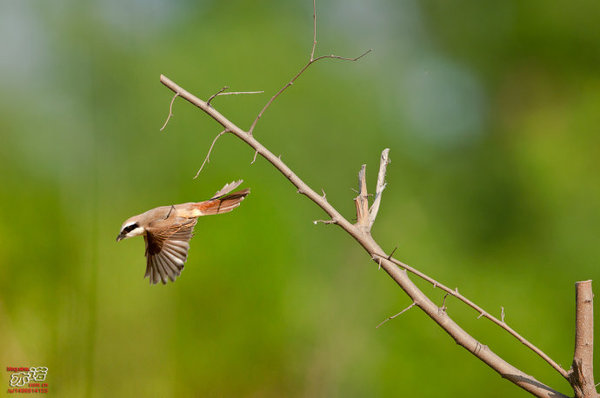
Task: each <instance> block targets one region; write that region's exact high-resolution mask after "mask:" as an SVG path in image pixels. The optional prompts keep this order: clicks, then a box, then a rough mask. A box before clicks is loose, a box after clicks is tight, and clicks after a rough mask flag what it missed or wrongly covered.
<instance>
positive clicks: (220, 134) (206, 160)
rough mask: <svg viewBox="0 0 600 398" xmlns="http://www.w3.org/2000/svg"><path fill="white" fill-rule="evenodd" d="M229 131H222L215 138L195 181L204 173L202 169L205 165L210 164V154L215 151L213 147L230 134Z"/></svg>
mask: <svg viewBox="0 0 600 398" xmlns="http://www.w3.org/2000/svg"><path fill="white" fill-rule="evenodd" d="M228 132H229V130H227V129H225V130H223V131H221V132H220V133H219V134H217V136H216V137H215V139H214V140H213V142H212V144H210V148H209V149H208V153H207V154H206V157H205V158H204V162H202V166H200V168H199V169H198V172H197V173H196V175H195V176H194V179H196V178H198V176H199V175H200V172H201V171H202V169H203V168H204V165H205V164H206V163H209V162H210V153H211V152H212V150H213V147H214V146H215V143H216V142H217V140H218V139H219V138H220V137H221V136H222V135H223V134H225V133H228Z"/></svg>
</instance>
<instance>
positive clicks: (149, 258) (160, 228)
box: [117, 180, 250, 285]
mask: <svg viewBox="0 0 600 398" xmlns="http://www.w3.org/2000/svg"><path fill="white" fill-rule="evenodd" d="M242 182H243V180H239V181H233V182H230V183H228V184H225V186H224V187H223V188H221V189H220V190H218V191H217V192H216V193H215V194H214V195H213V197H212V198H210V199H208V200H205V201H203V202H189V203H182V204H178V205H171V206H160V207H156V208H154V209H152V210H148V211H147V212H145V213H142V214H138V215H137V216H133V217H130V218H128V219H127V220H125V222H124V223H123V224H122V226H121V231H120V232H119V235H118V236H117V242H119V241H121V240H123V239H127V238H132V237H134V236H140V235H142V236H143V237H144V241H145V242H146V254H145V255H146V273H145V275H144V279H145V278H149V280H150V284H151V285H155V284H157V283H158V282H162V284H163V285H165V284H166V283H167V282H168V281H169V280H171V282H174V281H175V279H176V278H177V277H178V276H179V275H181V271H182V270H183V266H184V264H185V262H186V260H187V256H188V250H189V248H190V244H189V241H190V239H191V238H192V236H193V233H194V226H195V225H196V223H197V222H198V217H200V216H207V215H212V214H222V213H228V212H230V211H232V210H233V209H235V208H236V207H238V206H239V205H240V203H241V202H242V200H244V198H246V196H247V195H248V194H249V193H250V189H249V188H246V189H242V190H240V191H236V192H232V193H230V192H231V191H233V190H234V189H235V188H237V187H238V186H239V185H240V184H241V183H242Z"/></svg>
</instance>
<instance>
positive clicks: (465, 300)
mask: <svg viewBox="0 0 600 398" xmlns="http://www.w3.org/2000/svg"><path fill="white" fill-rule="evenodd" d="M375 255H376V256H378V254H375ZM379 256H380V257H382V258H385V259H386V260H389V261H391V262H392V263H394V264H396V265H398V266H400V267H402V268H404V269H405V270H407V271H408V272H410V273H412V274H414V275H416V276H418V277H419V278H421V279H423V280H425V281H427V282H429V283H431V284H432V285H433V286H434V287H437V288H440V289H442V290H443V291H445V292H446V293H448V294H450V295H452V296H454V297H456V298H457V299H459V300H460V301H462V302H463V303H465V304H466V305H468V306H469V307H471V308H473V309H474V310H475V311H477V312H479V314H483V315H482V316H483V317H485V318H487V319H489V320H490V321H492V322H493V323H495V324H496V325H498V326H500V327H501V328H502V329H504V330H506V331H507V332H508V333H510V334H511V335H512V336H513V337H515V338H516V339H517V340H519V341H520V342H521V343H522V344H524V345H525V346H526V347H527V348H529V349H530V350H531V351H533V352H535V353H536V354H537V355H538V356H539V357H541V358H542V359H543V360H544V361H546V362H547V363H548V364H549V365H550V366H552V367H553V368H554V369H555V370H556V371H557V372H558V373H560V374H561V375H562V376H563V377H564V378H565V379H566V378H568V373H567V371H566V370H564V369H563V368H562V367H561V366H560V365H559V364H558V363H556V361H554V360H553V359H552V358H550V357H549V356H548V354H546V353H545V352H543V351H542V350H540V349H539V348H538V347H536V346H535V345H534V344H533V343H531V342H530V341H528V340H527V339H525V338H524V337H523V336H521V335H520V334H519V333H517V332H516V331H515V330H514V329H513V328H511V327H510V326H508V325H507V324H506V322H504V320H502V321H501V320H499V319H498V318H496V317H495V316H493V315H491V314H490V313H488V312H487V311H485V310H484V309H483V308H481V307H480V306H478V305H477V304H475V303H474V302H472V301H471V300H469V299H468V298H466V297H465V296H463V295H462V294H460V293H459V292H458V288H455V289H450V288H449V287H447V286H445V285H444V284H442V283H440V282H438V281H436V280H435V279H433V278H432V277H430V276H428V275H426V274H424V273H423V272H421V271H419V270H417V269H415V268H413V267H411V266H410V265H408V264H404V263H403V262H402V261H399V260H397V259H395V258H391V257H390V256H385V255H379ZM480 316H481V315H480Z"/></svg>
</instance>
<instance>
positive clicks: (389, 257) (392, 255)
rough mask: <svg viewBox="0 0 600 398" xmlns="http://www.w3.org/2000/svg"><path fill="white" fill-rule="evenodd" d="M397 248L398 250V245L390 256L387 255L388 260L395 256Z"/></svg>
mask: <svg viewBox="0 0 600 398" xmlns="http://www.w3.org/2000/svg"><path fill="white" fill-rule="evenodd" d="M396 250H398V246H396V247H394V250H392V252H391V253H390V255H389V256H387V259H388V261H389V260H391V259H392V257H394V253H396Z"/></svg>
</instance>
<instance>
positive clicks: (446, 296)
mask: <svg viewBox="0 0 600 398" xmlns="http://www.w3.org/2000/svg"><path fill="white" fill-rule="evenodd" d="M448 294H449V293H446V294H444V298H443V299H442V306H441V307H440V311H441V312H446V310H447V309H448V307H446V298H448Z"/></svg>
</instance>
